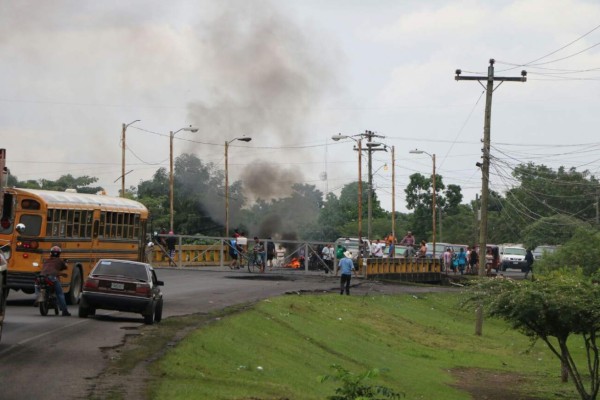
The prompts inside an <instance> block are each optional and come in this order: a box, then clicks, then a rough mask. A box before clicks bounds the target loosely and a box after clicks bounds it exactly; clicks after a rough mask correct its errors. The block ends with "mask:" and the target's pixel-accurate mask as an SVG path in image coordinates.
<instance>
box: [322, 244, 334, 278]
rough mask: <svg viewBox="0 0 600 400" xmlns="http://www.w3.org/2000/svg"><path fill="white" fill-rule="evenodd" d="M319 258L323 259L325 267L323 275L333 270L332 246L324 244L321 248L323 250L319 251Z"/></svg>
mask: <svg viewBox="0 0 600 400" xmlns="http://www.w3.org/2000/svg"><path fill="white" fill-rule="evenodd" d="M321 257H323V261H324V262H325V265H326V266H327V267H326V269H325V273H326V274H328V273H329V271H331V269H332V268H333V245H331V244H326V245H325V246H323V250H321Z"/></svg>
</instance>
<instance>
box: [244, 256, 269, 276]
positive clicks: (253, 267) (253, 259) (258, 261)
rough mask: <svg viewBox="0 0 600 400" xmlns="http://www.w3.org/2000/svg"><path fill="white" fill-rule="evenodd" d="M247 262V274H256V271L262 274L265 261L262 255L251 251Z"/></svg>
mask: <svg viewBox="0 0 600 400" xmlns="http://www.w3.org/2000/svg"><path fill="white" fill-rule="evenodd" d="M247 260H248V272H250V273H252V272H257V271H262V272H264V269H265V260H264V258H263V253H259V252H256V251H253V252H252V253H250V255H249V256H248V257H247Z"/></svg>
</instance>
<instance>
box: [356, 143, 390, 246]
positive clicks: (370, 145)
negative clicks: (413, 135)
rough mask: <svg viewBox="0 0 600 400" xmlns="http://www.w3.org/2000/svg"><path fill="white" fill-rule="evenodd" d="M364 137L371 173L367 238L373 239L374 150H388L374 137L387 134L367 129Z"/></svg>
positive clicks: (369, 171)
mask: <svg viewBox="0 0 600 400" xmlns="http://www.w3.org/2000/svg"><path fill="white" fill-rule="evenodd" d="M361 136H362V137H366V138H367V143H366V145H367V153H368V154H367V155H368V173H369V177H368V178H369V183H368V185H369V188H368V193H367V194H368V196H367V225H368V226H367V239H369V240H371V235H372V229H371V225H372V223H371V222H372V220H373V152H374V151H387V149H386V147H385V146H384V147H383V148H379V147H378V146H381V143H376V142H373V138H381V139H383V138H385V136H381V135H376V134H375V133H374V132H372V131H365V133H363V134H361Z"/></svg>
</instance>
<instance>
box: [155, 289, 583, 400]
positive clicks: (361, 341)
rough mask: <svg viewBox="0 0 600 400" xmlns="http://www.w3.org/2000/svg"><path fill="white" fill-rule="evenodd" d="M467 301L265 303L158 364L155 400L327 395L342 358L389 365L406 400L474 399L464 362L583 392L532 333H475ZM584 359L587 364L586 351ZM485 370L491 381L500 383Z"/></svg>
mask: <svg viewBox="0 0 600 400" xmlns="http://www.w3.org/2000/svg"><path fill="white" fill-rule="evenodd" d="M458 301H459V297H458V295H457V294H424V295H418V296H413V295H398V296H368V297H366V296H350V297H348V296H339V295H333V294H328V295H316V296H313V295H310V296H308V295H303V296H285V297H279V298H274V299H270V300H266V301H263V302H260V303H259V304H257V305H256V306H255V307H254V308H253V309H251V310H249V311H245V312H242V313H239V314H234V315H230V316H227V317H225V318H221V319H218V320H217V321H215V322H214V323H212V324H210V325H209V326H205V327H204V328H202V329H200V330H197V331H195V332H193V333H191V334H190V335H189V336H188V337H186V338H185V339H184V340H183V341H181V342H180V343H179V344H178V345H177V346H175V347H174V348H173V349H172V350H171V351H169V352H168V353H167V354H166V355H165V356H164V357H163V358H161V359H160V360H159V361H157V362H156V363H155V364H154V365H153V366H152V368H151V371H152V374H153V375H154V376H155V379H153V380H152V381H153V383H152V385H151V387H150V388H149V389H150V392H151V397H152V398H156V399H171V400H173V399H186V400H187V399H324V398H326V396H328V395H331V394H333V393H334V390H335V388H336V387H337V384H336V383H333V382H326V383H319V382H318V377H319V376H322V375H326V374H333V370H332V369H331V368H330V366H331V365H332V364H334V363H335V364H339V365H341V366H342V367H344V368H345V369H347V370H349V371H352V372H354V373H361V372H365V371H367V370H370V369H373V368H379V369H388V371H387V372H385V373H383V374H381V375H380V376H379V377H378V378H377V379H376V380H373V381H372V382H371V384H373V385H376V384H377V385H383V386H387V387H389V388H393V389H396V390H398V391H402V392H405V393H406V398H407V399H445V400H454V399H470V398H471V397H470V395H469V394H468V393H467V392H466V391H465V390H461V389H460V388H459V387H460V386H462V385H458V386H459V387H457V384H460V382H457V381H456V379H455V377H454V376H453V374H452V371H453V370H456V369H462V368H476V369H478V371H481V370H490V372H494V373H496V372H498V373H501V372H513V373H518V374H520V375H522V377H521V378H523V379H518V381H517V380H514V381H512V380H511V379H509V380H508V381H507V382H502V384H501V385H500V386H499V387H498V390H516V391H518V392H521V393H523V394H529V395H531V396H532V397H531V398H539V399H548V400H550V399H566V398H568V399H573V398H577V395H576V393H575V392H574V390H573V389H572V385H571V384H560V383H559V370H560V368H559V363H558V361H557V359H556V358H555V357H554V356H553V355H551V354H550V352H549V351H548V350H547V349H546V347H545V346H544V345H543V344H542V343H541V342H539V343H537V344H536V345H535V346H533V347H530V342H529V340H528V338H526V337H525V336H523V335H521V334H519V333H517V332H514V331H512V330H511V329H509V328H508V327H507V325H506V324H504V323H502V322H500V321H494V320H491V319H487V320H486V321H485V323H484V335H483V336H482V337H478V336H475V335H474V334H473V331H474V313H473V312H472V311H465V310H460V309H459V307H458ZM577 351H578V352H580V351H581V349H577ZM576 356H577V357H578V359H581V360H582V361H583V358H582V357H583V353H582V352H581V353H577V354H576ZM463 375H464V370H463ZM468 375H469V373H467V376H468ZM476 376H478V378H475V377H476ZM480 376H481V375H476V374H475V372H474V373H473V379H481V378H480ZM486 376H488V379H490V381H489V385H490V386H493V385H497V384H498V382H497V381H496V380H495V379H494V378H493V375H492V374H489V375H486ZM484 386H485V382H484ZM502 386H505V387H502ZM506 386H508V387H506ZM511 397H512V396H511ZM512 398H515V397H512ZM523 398H525V397H523Z"/></svg>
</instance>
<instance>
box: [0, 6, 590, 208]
mask: <svg viewBox="0 0 600 400" xmlns="http://www.w3.org/2000/svg"><path fill="white" fill-rule="evenodd" d="M599 25H600V3H599V2H597V1H582V0H523V1H500V0H498V1H493V2H492V1H457V0H449V1H441V0H440V1H435V0H432V1H409V0H404V1H397V0H370V1H360V0H346V1H342V0H319V1H315V0H277V1H275V0H273V1H257V0H239V1H235V0H233V1H221V0H219V1H198V0H171V1H168V2H165V1H147V0H145V1H126V2H124V1H109V0H104V1H81V0H78V1H51V2H39V1H24V0H20V1H12V2H11V1H3V2H0V59H1V60H2V61H1V62H0V87H1V88H2V90H1V91H0V105H1V109H0V132H2V144H1V147H3V148H6V149H7V155H8V166H9V168H10V170H11V172H12V173H13V174H14V175H16V176H17V177H18V178H19V179H20V180H27V179H40V178H47V179H57V178H58V177H59V176H61V175H64V174H72V175H74V176H82V175H89V176H95V177H98V178H99V184H100V185H102V186H103V187H105V188H106V190H107V191H108V193H109V194H111V195H118V193H119V189H120V188H121V181H120V176H121V126H122V124H123V123H126V124H127V123H130V122H132V121H134V120H136V119H139V120H141V121H140V122H137V123H135V124H133V125H131V126H130V127H129V128H128V130H127V140H126V144H127V149H128V150H127V152H126V159H127V162H126V171H131V170H132V172H130V173H129V174H128V175H127V176H126V186H127V187H129V186H131V185H137V183H139V181H140V180H146V179H151V177H152V175H153V174H154V172H155V171H156V170H157V169H158V168H159V167H161V166H162V167H165V168H167V169H168V159H169V131H176V130H178V129H180V128H182V127H185V126H188V125H193V126H195V127H198V128H199V131H198V132H197V133H191V132H185V131H181V132H179V133H177V134H176V136H175V145H174V147H175V156H177V155H179V154H181V153H182V152H188V153H193V154H195V155H196V156H198V157H199V158H200V159H202V160H203V161H205V162H212V163H214V164H215V165H216V166H217V167H219V168H222V169H223V168H224V142H225V141H229V140H232V139H235V138H236V137H240V136H242V135H246V136H250V137H252V139H253V140H252V141H251V142H250V143H248V144H246V143H242V142H233V143H232V144H231V147H230V148H229V156H230V161H229V171H230V180H236V179H244V177H245V176H247V174H248V172H249V171H265V169H266V170H268V171H269V173H270V174H269V173H267V172H265V176H267V177H268V179H272V180H274V181H276V182H278V185H279V186H281V190H283V191H284V192H285V190H286V189H287V188H288V186H289V180H290V179H291V180H298V181H300V182H302V183H307V184H312V185H315V186H317V188H318V189H320V190H322V191H323V192H327V191H334V192H336V193H339V189H340V188H341V187H342V186H343V185H344V184H346V183H348V182H350V181H354V180H356V179H357V169H358V167H357V154H356V152H354V151H353V150H352V147H353V144H354V142H352V141H346V142H341V141H340V142H334V141H332V140H331V136H332V135H334V134H337V133H342V134H345V135H356V134H360V133H363V132H365V131H366V130H370V131H374V132H376V133H377V134H379V135H382V136H385V138H384V139H380V141H381V142H382V143H384V144H386V145H388V146H390V147H391V146H394V148H395V158H396V165H395V168H394V169H395V172H396V210H399V211H405V210H406V207H405V200H404V199H405V196H404V188H405V186H406V184H407V183H408V177H409V176H410V174H412V173H414V172H420V173H422V174H424V175H429V174H430V173H431V168H432V162H431V161H432V160H431V158H430V157H429V156H427V155H425V154H423V155H414V154H409V150H411V149H415V148H419V149H421V150H424V151H426V152H428V153H430V154H435V155H436V159H437V173H438V174H440V175H442V176H443V179H444V182H445V183H446V184H458V185H460V186H461V187H462V188H463V193H464V195H465V202H467V201H470V200H472V199H473V198H474V197H475V194H476V193H479V191H480V188H481V172H480V170H479V169H478V168H477V167H476V166H475V163H476V162H478V161H480V156H481V142H480V140H481V139H482V137H483V113H484V106H485V95H484V94H483V88H482V86H481V85H480V84H479V83H478V82H476V81H460V82H456V81H455V80H454V75H455V74H454V71H455V70H456V69H458V68H460V69H462V70H463V75H485V74H487V67H488V65H489V59H490V58H494V59H495V60H496V64H495V73H496V75H497V76H520V71H521V70H522V69H526V70H527V72H528V80H527V82H525V83H521V82H506V83H504V84H502V85H501V86H500V87H499V88H498V89H497V90H495V91H494V99H493V110H492V128H491V138H492V147H493V150H492V155H493V156H494V161H493V165H492V176H491V180H492V189H494V190H498V191H503V190H506V188H508V187H510V185H512V184H513V183H514V182H512V180H511V178H510V172H511V169H512V168H514V167H515V166H516V165H517V164H519V163H521V162H528V161H532V162H535V163H538V164H545V165H547V166H550V167H553V168H558V167H559V166H561V165H562V166H565V167H569V168H570V167H576V168H577V169H578V170H581V171H583V170H585V169H587V170H589V171H590V172H592V173H593V174H595V175H598V170H599V168H600V138H599V136H598V133H597V130H598V127H599V126H600V112H599V111H598V109H599V105H600V102H599V97H600V46H597V45H599V44H600V28H599ZM385 164H387V168H386V167H384V165H385ZM366 170H367V168H366V158H365V164H364V166H363V176H364V179H365V180H366V179H367V173H366ZM373 170H374V171H376V172H375V173H374V179H375V185H376V190H377V194H378V196H379V197H380V198H381V201H382V205H383V206H384V207H385V208H387V209H388V210H390V209H391V188H392V185H391V181H392V180H391V174H392V167H391V152H388V153H384V152H379V153H374V154H373ZM261 173H262V172H261ZM245 174H246V175H245ZM279 181H281V184H279ZM264 195H265V196H269V194H268V193H264ZM272 195H276V193H272Z"/></svg>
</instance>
